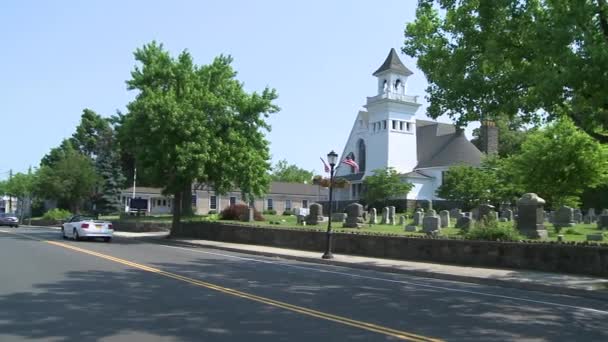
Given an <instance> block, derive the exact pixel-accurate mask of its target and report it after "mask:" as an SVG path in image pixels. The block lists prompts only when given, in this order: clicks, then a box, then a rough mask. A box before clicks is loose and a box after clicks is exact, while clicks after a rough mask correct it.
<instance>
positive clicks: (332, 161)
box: [322, 150, 338, 259]
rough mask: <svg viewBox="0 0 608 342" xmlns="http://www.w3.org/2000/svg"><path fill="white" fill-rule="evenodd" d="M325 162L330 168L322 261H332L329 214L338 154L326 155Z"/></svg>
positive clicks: (330, 153) (331, 205)
mask: <svg viewBox="0 0 608 342" xmlns="http://www.w3.org/2000/svg"><path fill="white" fill-rule="evenodd" d="M327 162H328V163H329V166H330V167H331V169H330V171H329V220H328V221H327V244H326V246H325V253H324V254H323V256H322V258H323V259H332V258H333V257H334V255H333V254H331V236H332V231H331V212H332V207H333V198H332V197H333V188H334V166H336V164H337V162H338V154H337V153H336V152H334V151H333V150H332V151H331V152H329V153H328V154H327Z"/></svg>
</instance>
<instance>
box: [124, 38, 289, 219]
mask: <svg viewBox="0 0 608 342" xmlns="http://www.w3.org/2000/svg"><path fill="white" fill-rule="evenodd" d="M134 55H135V59H136V60H137V61H138V62H139V63H140V64H139V65H138V66H136V67H135V69H134V70H133V71H132V72H131V79H130V80H129V81H127V85H128V88H129V89H130V90H136V91H137V92H138V94H137V96H136V98H135V100H134V101H132V102H131V103H129V105H128V106H127V108H128V113H127V114H126V115H125V116H124V119H123V120H122V121H123V122H122V124H121V125H120V127H119V130H120V131H121V132H119V136H120V137H121V146H123V147H124V148H127V149H129V151H130V152H131V153H132V155H133V156H134V157H135V160H136V164H137V168H138V170H140V169H142V170H145V172H146V173H147V174H148V175H149V177H150V180H151V181H152V182H153V183H154V185H157V186H161V187H163V191H164V193H165V194H167V195H173V196H174V205H173V229H175V228H176V227H177V226H178V225H179V222H180V219H181V215H182V210H183V208H182V203H183V202H186V203H187V204H186V203H184V204H186V206H188V207H189V206H190V200H189V199H190V195H191V187H192V184H193V183H194V182H201V183H207V184H209V185H211V186H213V188H214V189H215V191H217V192H219V193H223V192H226V191H228V190H230V189H232V188H235V187H238V188H239V189H241V191H243V194H244V195H245V196H246V197H249V198H252V197H253V196H261V195H262V194H263V193H264V192H265V191H266V189H267V187H268V184H269V181H270V176H269V174H268V171H269V170H270V164H269V162H268V159H269V157H270V156H269V147H268V145H269V144H268V141H267V140H266V138H265V136H264V132H263V130H269V129H270V127H269V126H268V125H267V124H266V122H265V118H266V117H268V115H269V114H270V113H274V112H276V111H278V107H277V106H276V105H274V104H273V101H274V100H275V99H276V97H277V95H276V92H275V91H274V90H273V89H268V88H266V89H264V91H263V92H262V93H261V94H259V93H256V92H254V93H251V94H249V93H247V92H245V90H244V89H243V84H242V83H241V82H239V81H238V80H237V79H236V72H235V71H234V70H233V69H232V67H231V65H230V64H231V62H232V58H231V57H226V56H220V57H217V58H215V59H214V61H213V62H212V63H211V64H209V65H203V66H198V65H195V64H194V62H193V60H192V56H191V55H190V53H189V52H187V51H183V52H182V53H180V54H179V55H178V56H177V57H176V58H173V57H172V56H171V55H170V54H169V52H167V51H166V50H165V49H164V48H163V46H162V45H161V44H157V43H156V42H152V43H150V44H147V45H145V46H143V47H142V48H140V49H137V50H136V51H135V54H134ZM185 199H187V200H185Z"/></svg>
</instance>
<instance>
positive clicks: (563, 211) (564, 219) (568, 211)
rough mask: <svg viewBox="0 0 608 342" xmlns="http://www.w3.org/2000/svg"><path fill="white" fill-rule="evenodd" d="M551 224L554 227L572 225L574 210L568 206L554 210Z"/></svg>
mask: <svg viewBox="0 0 608 342" xmlns="http://www.w3.org/2000/svg"><path fill="white" fill-rule="evenodd" d="M553 225H554V226H555V227H556V228H564V227H574V225H575V223H574V210H573V209H572V208H570V207H568V206H565V205H563V206H561V207H560V208H559V209H557V211H556V212H555V217H554V218H553Z"/></svg>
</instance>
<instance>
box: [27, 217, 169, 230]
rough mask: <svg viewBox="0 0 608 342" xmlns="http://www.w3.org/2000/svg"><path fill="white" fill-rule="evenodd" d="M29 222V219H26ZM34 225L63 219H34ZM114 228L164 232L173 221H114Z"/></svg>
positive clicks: (49, 224)
mask: <svg viewBox="0 0 608 342" xmlns="http://www.w3.org/2000/svg"><path fill="white" fill-rule="evenodd" d="M26 222H27V221H26ZM32 225H33V226H46V227H61V225H62V222H61V221H53V220H32ZM112 226H113V228H114V230H116V231H120V232H134V233H143V232H163V231H167V230H169V229H171V223H163V222H136V221H126V220H123V221H112Z"/></svg>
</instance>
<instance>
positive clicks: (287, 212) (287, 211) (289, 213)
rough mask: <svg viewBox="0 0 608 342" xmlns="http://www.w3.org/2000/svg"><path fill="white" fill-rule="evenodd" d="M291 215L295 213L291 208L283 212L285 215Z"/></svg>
mask: <svg viewBox="0 0 608 342" xmlns="http://www.w3.org/2000/svg"><path fill="white" fill-rule="evenodd" d="M291 215H293V211H291V210H285V211H284V212H283V216H291Z"/></svg>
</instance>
